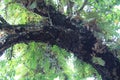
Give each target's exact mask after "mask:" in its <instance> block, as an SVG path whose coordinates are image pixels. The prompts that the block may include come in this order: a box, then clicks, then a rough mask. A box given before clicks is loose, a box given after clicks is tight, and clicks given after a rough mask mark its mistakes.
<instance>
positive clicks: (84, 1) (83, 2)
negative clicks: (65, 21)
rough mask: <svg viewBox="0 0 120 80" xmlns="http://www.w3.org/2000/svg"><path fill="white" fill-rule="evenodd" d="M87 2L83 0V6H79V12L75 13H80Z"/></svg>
mask: <svg viewBox="0 0 120 80" xmlns="http://www.w3.org/2000/svg"><path fill="white" fill-rule="evenodd" d="M87 2H88V0H84V2H83V5H82V6H81V8H80V9H79V10H77V11H76V12H77V13H80V11H81V10H83V8H84V7H85V5H86V4H87Z"/></svg>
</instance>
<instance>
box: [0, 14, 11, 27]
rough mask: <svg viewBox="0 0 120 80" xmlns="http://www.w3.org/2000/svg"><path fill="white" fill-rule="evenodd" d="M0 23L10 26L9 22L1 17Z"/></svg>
mask: <svg viewBox="0 0 120 80" xmlns="http://www.w3.org/2000/svg"><path fill="white" fill-rule="evenodd" d="M0 21H1V22H2V24H8V25H9V23H8V22H6V20H5V19H4V18H3V17H2V16H1V15H0Z"/></svg>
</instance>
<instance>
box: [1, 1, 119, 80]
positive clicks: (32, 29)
mask: <svg viewBox="0 0 120 80" xmlns="http://www.w3.org/2000/svg"><path fill="white" fill-rule="evenodd" d="M15 2H18V3H21V4H23V5H24V7H25V8H27V9H28V10H31V11H32V12H34V13H36V14H38V15H41V16H43V17H46V18H45V19H44V20H43V21H41V22H39V24H35V23H33V22H32V24H30V23H28V24H24V25H10V24H9V23H7V21H6V20H4V19H3V18H2V17H1V18H0V20H1V23H0V24H1V25H0V29H1V31H3V32H5V33H6V34H2V33H1V34H0V37H1V39H0V54H1V55H2V54H3V52H4V51H5V50H6V49H8V48H9V47H11V46H12V45H14V44H16V43H22V42H23V43H28V42H30V41H35V42H44V43H48V44H50V45H57V46H59V47H61V48H64V49H65V50H67V51H69V52H73V53H74V55H75V56H76V57H77V58H78V59H80V60H83V61H85V62H87V63H89V64H91V65H92V66H93V67H94V68H95V69H96V70H97V71H98V73H99V74H100V75H101V76H102V79H103V80H119V79H120V77H119V76H120V72H119V70H120V62H119V59H118V58H117V57H115V56H114V55H113V53H112V52H111V51H110V48H109V47H108V46H106V44H103V41H102V40H103V39H102V38H99V37H97V36H98V35H99V34H100V35H103V33H106V31H102V30H100V29H99V27H98V26H97V23H96V22H97V20H100V19H101V18H99V17H95V18H93V16H89V17H86V18H90V19H87V20H83V18H81V15H80V13H81V14H83V13H84V15H85V16H87V15H88V14H86V13H85V12H84V11H83V13H82V10H83V9H84V8H85V5H87V6H88V7H89V6H91V4H88V0H85V1H84V2H83V5H82V6H81V7H79V6H78V8H77V10H75V9H76V8H75V9H73V8H74V7H75V6H77V5H75V2H72V1H70V0H66V1H63V2H64V4H63V3H62V0H60V2H61V4H57V6H56V5H55V4H54V3H53V2H52V1H47V0H46V1H44V0H28V1H24V0H21V1H19V0H16V1H15ZM91 2H92V1H91ZM93 2H96V3H97V4H101V5H103V3H102V1H100V2H99V1H97V0H95V1H93ZM12 3H14V2H12ZM9 4H10V3H9ZM62 4H63V5H67V11H66V13H64V11H63V10H61V8H62V9H63V7H64V6H61V5H62ZM97 4H96V5H97ZM113 4H115V2H113V3H111V4H109V6H108V7H113V6H114V5H113ZM95 7H96V6H95ZM108 7H107V8H106V7H105V8H106V10H107V9H108ZM90 8H91V9H92V6H91V7H90ZM91 9H88V13H90V14H91V13H92V14H95V15H96V16H98V15H97V14H96V12H95V11H94V10H93V11H92V12H91V11H90V10H91ZM99 9H100V8H98V12H99V11H100V10H99ZM86 11H87V10H86ZM96 11H97V10H96ZM108 13H109V11H108ZM73 14H74V15H75V17H74V16H73ZM95 15H94V16H95ZM110 16H111V15H110ZM96 18H97V20H96ZM101 21H102V20H101ZM108 21H109V18H108ZM95 34H97V36H96V35H95ZM95 57H98V58H100V59H101V60H102V61H103V62H102V64H100V63H98V62H94V61H93V60H92V59H93V58H95Z"/></svg>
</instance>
